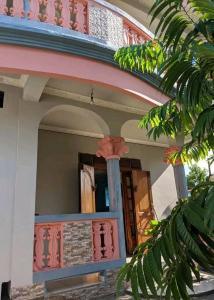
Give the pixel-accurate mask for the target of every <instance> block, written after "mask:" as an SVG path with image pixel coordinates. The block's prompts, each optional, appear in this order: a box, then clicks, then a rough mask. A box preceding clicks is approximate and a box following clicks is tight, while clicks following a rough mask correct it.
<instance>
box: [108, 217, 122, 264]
mask: <svg viewBox="0 0 214 300" xmlns="http://www.w3.org/2000/svg"><path fill="white" fill-rule="evenodd" d="M110 223H111V224H112V242H113V257H112V259H118V258H119V257H120V254H119V234H118V224H117V220H110Z"/></svg>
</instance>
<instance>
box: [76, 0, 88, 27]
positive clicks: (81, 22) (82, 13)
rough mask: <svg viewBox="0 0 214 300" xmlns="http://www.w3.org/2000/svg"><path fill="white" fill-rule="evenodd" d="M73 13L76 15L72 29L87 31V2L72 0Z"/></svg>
mask: <svg viewBox="0 0 214 300" xmlns="http://www.w3.org/2000/svg"><path fill="white" fill-rule="evenodd" d="M74 14H75V16H76V18H75V23H74V25H73V27H74V29H75V30H76V31H79V32H82V33H87V21H86V20H87V2H86V1H85V0H74Z"/></svg>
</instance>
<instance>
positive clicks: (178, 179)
mask: <svg viewBox="0 0 214 300" xmlns="http://www.w3.org/2000/svg"><path fill="white" fill-rule="evenodd" d="M179 150H180V147H179V146H171V147H169V148H167V149H166V150H165V158H164V161H165V162H166V163H168V164H172V166H173V170H174V176H175V184H176V190H177V196H178V199H181V198H186V197H188V187H187V178H186V175H185V169H184V165H183V163H182V161H181V160H179V159H177V160H176V161H173V160H172V158H171V157H172V155H173V153H175V152H177V151H179Z"/></svg>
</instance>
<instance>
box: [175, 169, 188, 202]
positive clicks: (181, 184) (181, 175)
mask: <svg viewBox="0 0 214 300" xmlns="http://www.w3.org/2000/svg"><path fill="white" fill-rule="evenodd" d="M173 169H174V176H175V184H176V190H177V195H178V199H181V198H186V197H188V187H187V178H186V175H185V169H184V165H183V164H180V165H175V166H173Z"/></svg>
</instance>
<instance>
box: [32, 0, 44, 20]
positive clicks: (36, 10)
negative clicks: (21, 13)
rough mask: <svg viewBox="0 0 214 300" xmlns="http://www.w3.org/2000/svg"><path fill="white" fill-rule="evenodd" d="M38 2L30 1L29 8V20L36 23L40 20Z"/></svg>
mask: <svg viewBox="0 0 214 300" xmlns="http://www.w3.org/2000/svg"><path fill="white" fill-rule="evenodd" d="M40 2H41V1H40V0H31V2H30V7H29V18H30V19H31V20H36V21H38V20H39V19H40V12H39V9H40Z"/></svg>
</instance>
